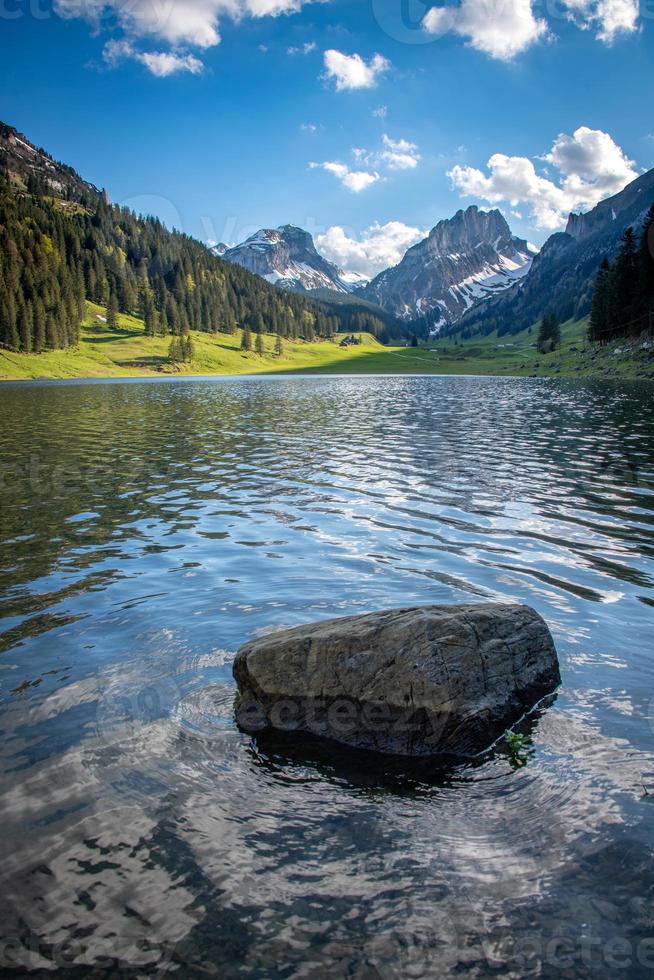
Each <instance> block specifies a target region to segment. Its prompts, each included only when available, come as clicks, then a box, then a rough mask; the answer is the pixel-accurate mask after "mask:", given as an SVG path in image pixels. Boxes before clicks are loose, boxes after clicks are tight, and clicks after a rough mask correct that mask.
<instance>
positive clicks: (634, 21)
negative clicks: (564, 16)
mask: <svg viewBox="0 0 654 980" xmlns="http://www.w3.org/2000/svg"><path fill="white" fill-rule="evenodd" d="M563 5H564V7H565V8H566V9H567V11H568V16H569V17H570V19H571V20H573V21H574V22H575V23H576V24H577V25H578V26H579V27H581V28H582V30H588V29H590V28H596V29H597V37H598V39H599V40H600V41H604V43H605V44H612V43H613V41H615V39H616V37H618V36H619V35H620V34H633V33H634V32H635V31H637V30H638V15H639V2H638V0H563Z"/></svg>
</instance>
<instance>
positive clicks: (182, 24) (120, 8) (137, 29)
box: [55, 0, 312, 76]
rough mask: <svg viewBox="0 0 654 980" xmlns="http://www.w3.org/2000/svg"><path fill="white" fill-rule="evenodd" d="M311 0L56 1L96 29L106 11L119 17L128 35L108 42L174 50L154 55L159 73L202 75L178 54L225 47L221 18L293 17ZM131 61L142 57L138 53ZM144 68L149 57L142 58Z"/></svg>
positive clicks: (66, 14) (64, 13) (66, 12)
mask: <svg viewBox="0 0 654 980" xmlns="http://www.w3.org/2000/svg"><path fill="white" fill-rule="evenodd" d="M309 2H312V0H129V2H127V3H126V2H125V0H81V2H80V0H55V10H56V11H57V13H58V14H59V15H60V16H61V17H64V18H71V19H72V18H83V19H85V20H87V21H89V22H91V23H92V24H93V25H94V26H95V27H96V29H99V28H100V26H101V21H102V19H103V18H104V17H105V16H106V14H107V13H111V14H113V15H115V18H116V20H117V22H118V25H119V26H120V27H121V28H122V30H123V32H124V37H123V38H122V39H118V40H114V41H111V42H109V44H121V43H125V44H129V45H132V44H133V43H134V42H135V41H136V40H137V39H139V38H145V37H153V38H156V39H157V40H158V41H160V42H165V43H167V44H169V45H170V46H171V48H172V49H173V50H172V51H171V52H170V57H171V58H172V59H173V60H164V58H163V57H159V55H160V54H162V55H163V54H166V53H167V52H155V53H154V60H153V59H152V58H151V59H150V61H151V64H152V66H153V67H151V68H150V70H151V71H153V73H154V74H158V75H160V76H164V75H169V74H171V73H172V72H174V71H191V72H193V73H195V74H197V72H198V69H197V62H198V59H197V58H193V57H192V56H191V55H188V54H184V53H182V52H180V51H179V47H180V46H184V45H187V46H191V47H196V48H201V49H206V48H210V47H213V46H214V45H216V44H219V43H220V20H221V19H222V18H223V17H229V18H230V19H231V20H233V21H239V20H241V19H242V18H244V17H267V16H270V17H277V16H279V15H281V14H291V13H294V12H296V11H298V10H300V9H301V8H302V6H303V5H304V4H305V3H309ZM130 56H131V57H137V56H138V55H137V54H136V53H134V54H131V55H130ZM139 60H142V61H143V63H144V64H145V63H146V62H145V60H144V58H140V57H139Z"/></svg>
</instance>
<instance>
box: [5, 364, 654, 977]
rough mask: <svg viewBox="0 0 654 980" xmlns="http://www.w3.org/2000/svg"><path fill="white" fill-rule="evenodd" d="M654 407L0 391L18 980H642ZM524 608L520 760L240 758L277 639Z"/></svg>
mask: <svg viewBox="0 0 654 980" xmlns="http://www.w3.org/2000/svg"><path fill="white" fill-rule="evenodd" d="M653 395H654V389H653V388H652V386H651V385H647V384H642V385H637V384H633V385H631V386H628V385H618V384H615V385H614V384H608V383H605V384H599V383H574V382H564V381H551V380H543V381H540V380H539V381H532V380H513V379H490V378H489V379H484V378H408V377H402V378H392V377H385V378H374V377H367V378H348V379H346V378H321V379H316V378H291V379H270V378H256V379H243V378H240V379H239V378H236V379H230V380H202V379H200V380H175V381H169V382H136V383H134V382H120V383H100V384H97V383H90V384H88V383H85V384H39V385H6V386H4V387H2V389H0V398H1V399H2V419H1V421H0V462H1V469H0V499H1V504H2V522H1V525H0V539H1V540H0V578H1V583H2V596H3V598H2V606H1V615H2V622H1V623H0V630H1V635H0V650H1V653H0V684H1V689H0V692H1V702H0V730H1V732H2V739H1V743H0V746H1V757H2V758H1V769H2V775H1V777H0V789H1V790H2V797H1V803H0V821H1V827H0V829H1V833H0V914H1V915H2V933H3V935H4V937H5V938H4V941H3V942H2V943H0V973H2V972H3V971H6V970H8V969H9V968H10V967H11V966H12V965H15V964H19V965H20V968H21V971H22V972H23V973H25V972H26V971H27V970H32V971H35V973H37V974H38V971H43V972H42V975H43V976H46V975H52V973H51V971H53V970H54V971H57V974H56V975H57V976H70V977H78V976H79V977H93V976H103V977H104V976H129V977H139V976H158V977H163V976H174V975H178V976H180V977H184V978H187V977H191V978H195V977H198V978H200V977H202V978H203V977H211V976H215V977H220V978H232V977H235V978H236V977H239V978H240V977H254V978H261V980H264V978H277V977H280V978H281V977H298V978H307V980H308V978H311V980H314V978H321V980H322V978H342V977H348V978H366V980H367V978H378V977H381V978H383V980H386V978H395V977H400V978H406V977H436V978H438V977H446V976H455V975H456V976H459V975H461V976H465V977H495V976H503V977H525V976H532V975H533V976H536V975H538V976H546V977H550V976H551V977H561V976H562V977H602V978H603V977H615V976H616V975H618V976H629V977H640V976H643V977H651V976H652V974H653V973H654V864H653V848H654V702H653V701H652V699H653V697H654V650H653V643H652V639H653V635H654V631H653V629H652V626H653V617H654V608H653V607H654V577H653V576H654V567H653V562H652V558H653V557H654V397H653ZM506 599H509V600H520V601H525V602H528V603H530V604H531V605H533V606H534V607H535V608H536V609H537V610H538V611H539V612H540V613H541V614H542V615H543V616H544V617H545V619H546V620H547V622H548V623H549V625H550V627H551V629H552V632H553V634H554V637H555V640H556V643H557V647H558V650H559V654H560V660H561V670H562V676H563V684H562V687H561V689H560V691H559V692H558V696H557V699H556V701H555V703H554V704H553V705H552V706H551V707H549V708H546V709H545V710H543V711H542V712H541V713H540V714H539V715H538V716H535V717H533V718H532V719H530V720H528V721H527V722H526V723H525V724H523V726H522V728H521V731H522V732H523V733H524V734H525V735H526V736H528V737H529V738H530V739H531V743H530V744H529V745H528V747H527V748H526V749H525V750H524V752H523V753H522V754H521V756H520V757H516V756H515V754H513V755H512V754H511V753H510V752H509V750H508V748H507V747H506V746H499V747H498V748H497V749H496V750H495V752H493V753H491V754H489V755H488V756H486V757H484V758H482V759H480V760H479V761H478V763H477V764H475V765H474V766H472V765H470V766H461V767H460V768H456V769H453V770H450V771H448V772H439V771H438V769H437V768H436V767H435V766H433V765H432V764H427V765H425V764H422V765H421V766H420V767H417V768H412V767H411V766H410V765H408V764H401V765H396V764H391V763H390V762H388V761H387V762H384V761H383V760H382V761H381V762H380V764H379V765H377V766H373V765H370V764H369V762H368V761H366V762H365V763H363V762H362V761H361V760H360V759H359V758H357V757H354V756H351V757H350V756H348V755H345V754H343V753H342V752H338V751H337V752H334V751H333V750H332V749H331V748H328V747H327V746H322V747H321V746H316V745H311V744H307V745H304V746H302V747H301V748H300V747H298V748H297V750H295V751H292V752H290V751H289V750H288V749H287V747H286V746H280V745H278V744H276V743H261V742H260V743H257V742H255V741H253V740H252V739H251V738H248V737H246V736H244V735H243V734H241V733H240V732H239V731H238V730H237V729H236V727H235V725H234V721H233V713H232V708H233V698H234V691H235V688H234V682H233V680H232V675H231V663H232V659H233V656H234V653H235V651H236V649H237V648H238V647H239V645H240V644H242V643H243V642H245V641H246V640H247V639H248V638H250V637H252V636H254V635H256V634H257V633H258V632H260V631H262V630H265V629H269V628H270V627H280V626H286V625H292V624H298V623H304V622H310V621H314V620H317V619H320V618H328V617H333V616H338V615H345V614H353V613H363V612H368V611H373V610H377V609H381V608H385V607H392V606H410V605H417V604H422V603H431V602H459V601H492V600H506ZM94 970H95V971H96V972H93V971H94Z"/></svg>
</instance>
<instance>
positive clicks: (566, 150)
mask: <svg viewBox="0 0 654 980" xmlns="http://www.w3.org/2000/svg"><path fill="white" fill-rule="evenodd" d="M0 32H1V41H0V45H1V47H0V50H1V51H2V61H1V64H0V91H1V93H2V97H1V103H0V117H1V118H3V119H4V120H5V121H6V122H9V123H10V124H12V125H15V126H16V127H17V128H18V129H21V130H22V131H23V132H25V133H26V134H27V135H28V136H29V137H30V138H31V139H32V140H33V141H35V142H36V143H37V144H40V145H43V146H45V147H46V148H47V149H48V150H49V151H50V152H51V153H52V154H53V155H54V156H55V157H57V158H59V159H61V160H64V161H65V162H68V163H70V164H72V165H73V166H74V167H75V168H76V169H78V170H79V171H80V173H81V174H82V175H83V176H85V177H86V178H87V179H89V180H91V181H93V182H94V183H96V184H98V185H100V186H106V187H107V188H108V190H109V192H110V195H111V197H112V200H114V201H116V202H118V203H126V204H128V205H130V206H131V207H133V208H134V209H135V210H139V211H147V212H153V213H157V214H159V215H160V216H161V217H162V218H163V219H164V220H165V221H166V222H167V223H168V224H175V225H176V226H178V227H181V228H182V229H183V230H184V231H186V232H188V233H189V234H192V235H195V236H197V237H199V238H201V239H203V240H207V239H214V240H224V241H227V242H228V243H234V242H236V241H241V240H242V239H243V238H244V237H246V236H247V234H250V233H252V232H253V231H254V230H256V229H257V228H260V227H269V226H273V227H274V226H277V225H279V224H282V223H287V222H291V223H294V224H298V225H301V226H303V227H305V228H307V229H308V230H309V231H311V232H312V233H313V234H314V235H315V236H316V237H317V240H318V242H319V245H320V247H321V249H322V250H323V251H324V252H325V253H326V254H328V256H329V257H330V258H333V259H336V260H337V261H339V262H341V264H343V265H345V266H346V267H349V268H352V269H356V270H357V271H362V272H365V273H368V274H372V273H373V272H375V271H378V270H379V269H380V268H382V267H384V266H385V265H387V264H389V263H390V262H393V261H397V260H398V259H399V257H400V256H401V254H402V252H403V250H404V249H405V248H406V247H408V245H410V244H412V243H413V241H415V240H417V238H418V237H420V236H421V235H422V233H423V232H424V231H426V230H428V229H429V228H430V227H432V226H433V225H434V224H435V223H436V222H437V221H438V220H440V219H441V218H445V217H450V216H451V215H452V214H453V213H454V212H455V211H456V210H457V209H458V208H459V207H462V206H463V207H465V206H467V205H469V204H472V203H475V204H478V205H480V206H483V207H490V206H497V207H500V208H501V209H502V210H503V212H504V213H505V215H506V217H507V220H508V221H509V223H510V225H511V227H512V228H513V230H514V231H515V233H516V234H519V235H521V236H523V237H525V238H527V239H528V240H530V241H534V242H537V243H541V242H542V241H543V240H544V239H545V238H546V237H547V236H548V235H549V234H551V232H552V231H554V230H557V228H559V227H561V223H562V222H564V218H565V214H566V213H567V211H568V210H570V208H580V209H586V208H588V207H591V206H592V205H593V203H595V201H596V200H599V199H600V198H601V197H605V196H607V195H608V194H610V193H614V192H615V191H617V190H619V189H620V188H621V187H622V186H624V184H625V183H626V182H628V180H630V179H633V177H634V176H635V175H637V174H638V173H640V172H641V171H642V170H644V169H649V168H650V167H652V166H654V116H653V114H652V112H651V106H652V105H654V71H653V70H652V69H653V62H654V58H653V55H654V4H652V3H650V2H649V0H647V2H643V3H642V4H641V5H640V9H639V6H638V2H637V0H458V2H457V0H452V2H451V3H445V2H439V3H436V4H434V3H425V2H422V0H347V2H345V0H325V2H302V0H176V2H175V0H114V2H111V3H107V4H103V3H102V2H101V0H59V2H58V3H55V4H54V5H52V4H50V3H47V2H46V0H4V3H3V5H2V7H1V8H0ZM648 107H649V108H648ZM489 161H492V165H491V166H490V167H489V165H488V164H489Z"/></svg>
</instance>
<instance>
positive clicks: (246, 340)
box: [241, 327, 252, 351]
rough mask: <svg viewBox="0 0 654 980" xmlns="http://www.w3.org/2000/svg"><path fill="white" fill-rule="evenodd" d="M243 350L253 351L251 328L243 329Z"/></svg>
mask: <svg viewBox="0 0 654 980" xmlns="http://www.w3.org/2000/svg"><path fill="white" fill-rule="evenodd" d="M241 350H244V351H251V350H252V334H251V333H250V328H249V327H245V328H244V329H243V336H242V337H241Z"/></svg>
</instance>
